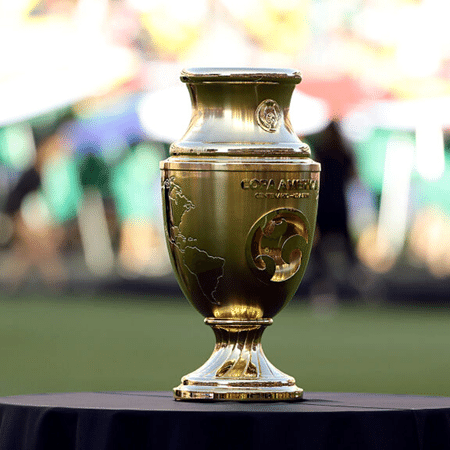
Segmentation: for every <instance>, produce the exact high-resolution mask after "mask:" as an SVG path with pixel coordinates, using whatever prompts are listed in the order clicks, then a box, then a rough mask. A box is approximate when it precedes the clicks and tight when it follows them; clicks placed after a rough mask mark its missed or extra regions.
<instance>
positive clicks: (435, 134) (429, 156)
mask: <svg viewBox="0 0 450 450" xmlns="http://www.w3.org/2000/svg"><path fill="white" fill-rule="evenodd" d="M415 166H416V169H417V172H419V174H420V175H421V176H422V177H423V178H425V179H426V180H429V181H435V180H439V178H441V177H442V175H443V174H444V170H445V154H444V133H443V130H442V127H441V125H440V124H439V123H436V122H433V121H429V120H427V119H426V118H424V120H423V122H421V123H419V124H418V125H417V127H416V161H415Z"/></svg>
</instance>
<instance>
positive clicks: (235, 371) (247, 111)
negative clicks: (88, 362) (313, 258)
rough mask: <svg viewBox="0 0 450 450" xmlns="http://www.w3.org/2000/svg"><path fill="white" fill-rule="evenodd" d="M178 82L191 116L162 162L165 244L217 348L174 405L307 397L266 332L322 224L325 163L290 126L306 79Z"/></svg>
mask: <svg viewBox="0 0 450 450" xmlns="http://www.w3.org/2000/svg"><path fill="white" fill-rule="evenodd" d="M181 80H182V81H183V82H185V83H186V85H187V88H188V89H189V92H190V96H191V102H192V118H191V122H190V125H189V128H188V130H187V131H186V133H185V135H184V136H183V137H182V138H181V140H180V141H178V142H175V143H174V144H172V146H171V150H170V152H171V156H170V157H169V158H168V159H167V160H165V161H163V162H161V175H162V195H163V210H164V221H165V232H166V240H167V245H168V249H169V253H170V257H171V262H172V266H173V269H174V271H175V274H176V276H177V279H178V282H179V284H180V287H181V289H182V291H183V293H184V294H185V296H186V297H187V298H188V299H189V301H190V302H191V303H192V305H193V306H194V307H195V308H196V309H197V310H198V311H199V312H200V314H202V315H203V316H204V317H205V322H206V324H208V325H210V326H211V327H212V329H213V331H214V333H215V336H216V345H215V347H214V350H213V353H212V355H211V357H210V358H209V359H208V361H206V363H205V364H204V365H203V366H202V367H200V368H199V369H197V370H196V371H194V372H192V373H190V374H188V375H186V376H184V377H183V378H182V382H181V384H180V386H178V387H176V388H175V389H174V396H175V399H177V400H197V399H201V400H244V401H245V400H247V401H258V400H259V401H261V400H263V401H272V400H274V401H276V400H297V399H300V398H302V395H303V390H302V389H301V388H299V387H297V386H296V384H295V380H294V378H292V377H291V376H288V375H286V374H284V373H283V372H281V371H279V370H278V369H277V368H275V367H274V366H273V365H272V364H271V363H270V362H269V361H268V360H267V358H266V356H265V355H264V352H263V350H262V347H261V335H262V333H263V331H264V329H265V328H266V327H267V326H268V325H270V324H272V321H273V317H274V316H275V315H276V314H277V313H278V312H279V311H280V310H281V309H282V308H283V307H284V306H285V305H286V304H287V303H288V302H289V301H290V300H291V299H292V297H293V295H294V294H295V292H296V290H297V288H298V286H299V284H300V282H301V280H302V277H303V274H304V272H305V269H306V266H307V263H308V259H309V255H310V252H311V247H312V241H313V234H314V229H315V223H316V216H317V203H318V196H319V174H320V165H319V164H318V163H316V162H314V161H313V160H312V159H311V158H310V150H309V148H308V146H307V145H305V144H304V143H302V142H301V141H300V140H299V138H298V137H297V136H296V134H295V133H294V131H293V128H292V126H291V123H290V121H289V104H290V99H291V96H292V92H293V90H294V88H295V85H296V84H297V83H299V82H300V80H301V76H300V74H299V73H298V72H296V71H294V70H290V69H276V70H274V69H204V68H199V69H189V70H185V71H183V72H182V74H181ZM174 107H176V105H174ZM293 338H295V336H293Z"/></svg>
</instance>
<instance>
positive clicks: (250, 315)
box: [214, 299, 263, 320]
mask: <svg viewBox="0 0 450 450" xmlns="http://www.w3.org/2000/svg"><path fill="white" fill-rule="evenodd" d="M262 316H263V311H262V309H261V307H260V306H258V305H247V304H240V303H239V300H238V299H236V300H235V302H233V303H232V304H231V305H223V306H216V307H215V308H214V317H215V318H216V319H235V320H257V319H261V318H262Z"/></svg>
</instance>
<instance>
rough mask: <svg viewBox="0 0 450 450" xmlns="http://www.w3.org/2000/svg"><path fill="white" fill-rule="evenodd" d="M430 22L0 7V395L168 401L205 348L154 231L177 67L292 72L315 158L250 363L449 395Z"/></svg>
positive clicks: (437, 80) (447, 169)
mask: <svg viewBox="0 0 450 450" xmlns="http://www.w3.org/2000/svg"><path fill="white" fill-rule="evenodd" d="M449 14H450V3H448V2H447V1H446V0H389V1H387V0H386V1H385V0H383V1H372V0H239V1H237V0H196V1H192V2H185V1H180V0H145V1H144V0H17V1H15V2H8V1H5V0H1V1H0V42H1V47H0V49H1V51H0V55H1V64H0V361H1V363H0V366H1V367H2V370H0V395H8V394H20V393H30V392H50V391H53V392H55V391H62V390H64V391H67V390H71V391H73V390H108V389H110V390H114V389H115V390H127V389H134V390H159V389H170V388H171V387H173V386H174V385H176V384H177V383H178V379H179V377H180V376H181V375H183V374H185V373H187V372H188V371H190V370H194V369H195V368H196V367H197V366H198V365H200V364H201V363H202V362H203V361H204V360H205V359H206V357H207V356H208V353H209V352H210V351H211V350H212V347H213V336H212V333H210V332H209V330H207V329H205V330H204V329H203V328H206V327H202V324H201V317H200V316H199V315H198V314H197V313H196V312H195V311H194V310H193V308H192V307H190V306H189V305H188V304H187V301H185V300H184V299H183V298H182V294H181V291H180V290H179V288H178V286H177V284H176V281H175V278H174V276H173V274H172V270H171V267H170V263H169V260H168V256H167V252H166V248H165V243H164V235H163V229H162V218H161V217H162V213H161V203H160V179H159V161H160V160H162V159H165V158H166V157H167V156H168V155H169V153H168V152H169V145H170V143H171V142H173V141H174V140H177V139H179V138H180V137H181V136H182V135H183V132H184V131H185V130H186V128H187V125H188V123H189V118H190V102H189V96H188V92H187V89H186V88H185V87H184V86H182V85H181V83H180V81H179V74H180V71H181V69H182V68H184V67H190V66H200V67H206V66H213V67H214V66H217V67H227V66H234V67H236V66H238V67H292V68H296V69H299V70H300V71H301V72H302V74H303V78H304V79H303V81H302V83H301V84H300V85H299V86H298V88H297V89H296V91H295V93H294V96H293V100H292V104H291V122H292V124H293V127H294V129H295V131H296V132H297V134H298V135H299V137H300V138H301V139H302V140H304V141H305V142H307V143H308V144H309V145H310V146H311V149H312V154H313V158H314V159H316V160H318V161H320V162H321V163H322V180H323V181H322V185H321V195H320V203H319V214H318V227H317V231H316V240H315V245H314V249H313V253H312V256H311V260H310V264H309V267H308V270H307V273H306V275H305V278H304V281H303V283H302V285H301V286H300V288H299V291H298V293H297V295H296V298H295V299H294V301H293V302H292V304H291V305H290V306H289V309H288V310H286V311H284V312H283V313H282V314H280V317H279V318H277V320H276V321H275V325H277V324H278V323H280V326H276V327H275V328H276V330H275V328H274V330H273V331H272V330H270V331H268V332H267V335H268V336H269V335H270V339H269V338H266V341H267V343H266V342H265V345H266V353H268V356H269V357H271V354H273V355H275V357H273V358H272V360H273V362H274V363H275V364H276V365H279V366H281V367H280V368H281V369H282V370H285V371H286V372H289V373H292V374H293V375H294V376H295V377H296V378H297V381H298V383H299V385H300V386H302V387H304V388H305V389H306V390H322V391H325V390H340V391H353V392H359V391H361V392H391V393H427V394H437V395H446V394H447V393H448V394H449V395H450V390H448V387H447V384H446V378H447V375H446V374H447V372H448V370H447V368H448V365H446V364H444V362H445V361H446V356H450V350H448V347H449V346H447V345H445V344H446V342H448V340H449V338H450V331H448V330H449V327H448V320H447V319H448V318H449V317H448V312H447V301H448V299H449V293H450V134H449V133H448V130H449V129H450V35H449V34H448V32H447V27H448V24H447V17H448V16H449ZM283 321H284V322H283ZM283 323H284V324H285V327H283V326H281V325H282V324H283ZM181 335H185V336H186V342H183V343H182V344H180V343H179V342H178V338H177V337H178V336H181ZM174 336H175V337H174ZM287 340H289V342H291V343H292V341H293V340H295V342H297V344H296V345H297V347H296V348H294V350H293V349H292V348H290V349H286V348H285V345H286V344H285V343H286V342H287ZM187 349H189V351H187ZM269 349H270V350H271V351H270V352H269V351H268V350H269ZM277 355H278V356H277ZM277 357H278V361H277V360H276V358H277ZM447 360H448V359H447ZM443 361H444V362H443ZM303 380H305V381H303Z"/></svg>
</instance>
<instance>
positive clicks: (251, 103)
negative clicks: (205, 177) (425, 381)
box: [171, 69, 310, 157]
mask: <svg viewBox="0 0 450 450" xmlns="http://www.w3.org/2000/svg"><path fill="white" fill-rule="evenodd" d="M181 79H182V81H184V82H185V83H186V85H187V88H188V90H189V93H190V96H191V103H192V117H191V122H190V125H189V128H188V130H187V132H186V133H185V135H184V136H183V138H182V139H181V140H180V141H178V142H176V143H175V144H173V145H172V147H171V154H172V155H186V154H195V155H199V156H201V155H208V154H209V155H211V154H214V155H217V154H223V155H230V156H234V155H236V154H238V155H244V156H251V155H254V154H256V153H260V152H261V148H264V149H265V150H264V153H266V154H267V153H270V148H272V149H274V150H277V152H279V151H280V150H281V151H282V153H284V154H285V155H286V156H303V157H305V156H309V155H310V151H309V148H308V146H307V145H305V144H304V143H302V142H301V141H300V139H299V138H298V136H297V135H296V134H295V132H294V130H293V127H292V125H291V122H290V118H289V106H290V101H291V97H292V93H293V91H294V88H295V86H296V84H298V83H299V82H300V80H301V76H300V74H299V73H298V72H295V71H293V70H290V69H280V70H274V69H190V70H185V71H183V73H182V75H181Z"/></svg>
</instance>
